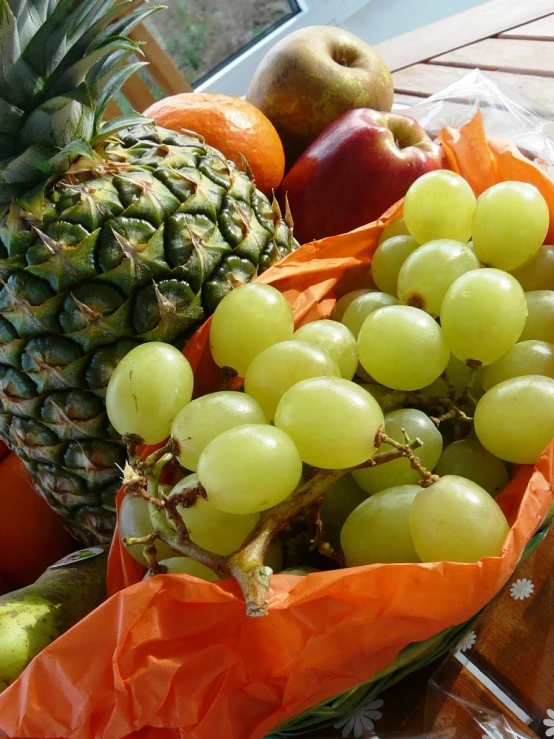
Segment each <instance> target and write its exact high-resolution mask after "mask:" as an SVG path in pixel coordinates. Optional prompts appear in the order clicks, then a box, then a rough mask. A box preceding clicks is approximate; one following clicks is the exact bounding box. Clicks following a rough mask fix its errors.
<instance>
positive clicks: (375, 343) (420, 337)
mask: <svg viewBox="0 0 554 739" xmlns="http://www.w3.org/2000/svg"><path fill="white" fill-rule="evenodd" d="M358 358H359V361H360V363H361V365H362V367H363V368H364V369H365V370H366V371H367V372H368V373H369V374H370V375H371V377H373V378H374V380H375V382H377V383H379V384H380V385H385V386H386V387H391V388H394V389H395V390H417V389H418V388H420V387H425V386H426V385H429V384H430V383H431V382H433V381H434V380H436V379H437V377H439V376H440V375H441V374H442V373H443V372H444V370H445V368H446V365H447V364H448V360H449V358H450V351H449V349H448V345H447V343H446V339H445V337H444V336H443V332H442V329H441V327H440V326H439V325H438V324H437V322H436V321H434V320H433V319H432V318H431V316H429V315H428V314H427V313H424V312H423V311H422V310H419V309H418V308H412V307H410V306H408V305H390V306H387V307H385V308H380V309H379V310H377V311H375V312H374V313H371V315H369V316H368V317H367V318H366V319H365V321H364V323H363V326H362V328H361V329H360V334H359V336H358Z"/></svg>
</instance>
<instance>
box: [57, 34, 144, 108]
mask: <svg viewBox="0 0 554 739" xmlns="http://www.w3.org/2000/svg"><path fill="white" fill-rule="evenodd" d="M112 51H125V52H126V53H127V54H130V53H134V54H137V53H138V54H142V52H141V51H140V46H139V45H138V44H137V43H136V41H131V40H130V39H128V38H125V37H124V36H117V37H112V38H110V39H108V40H107V41H106V42H105V43H104V45H102V46H100V47H98V48H96V50H95V51H92V52H91V53H90V54H89V55H88V56H86V57H84V59H80V60H79V61H78V62H75V64H73V65H72V66H71V67H69V69H66V70H65V72H64V73H63V74H62V75H61V77H60V78H59V80H58V81H57V82H56V83H54V84H52V85H51V86H50V87H49V89H48V93H49V97H50V96H52V97H54V96H56V95H63V94H64V93H66V92H67V91H68V90H73V89H74V88H75V87H78V86H79V85H80V84H81V83H82V82H84V81H85V79H86V76H87V74H88V72H89V70H90V68H91V67H92V66H93V65H94V64H95V63H96V62H97V61H99V60H100V59H103V58H104V57H105V56H106V55H107V54H109V53H110V52H112Z"/></svg>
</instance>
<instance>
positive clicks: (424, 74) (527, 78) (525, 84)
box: [392, 64, 554, 118]
mask: <svg viewBox="0 0 554 739" xmlns="http://www.w3.org/2000/svg"><path fill="white" fill-rule="evenodd" d="M467 73H468V69H467V68H466V67H454V66H452V67H449V66H444V65H438V64H415V65H414V66H412V67H406V68H405V69H401V70H399V71H398V72H393V75H392V79H393V82H394V89H395V92H396V93H397V94H398V96H399V97H400V96H402V95H403V96H413V95H415V96H417V97H428V96H429V95H434V94H435V93H436V92H439V91H440V90H442V89H444V88H445V87H448V86H449V85H452V84H453V83H454V82H457V81H458V80H459V79H461V78H462V77H464V76H465V75H466V74H467ZM487 74H488V75H489V76H490V77H492V78H493V79H495V80H498V81H499V82H504V83H506V84H507V85H510V87H512V88H513V89H514V90H516V91H517V92H520V93H521V94H522V95H526V96H527V97H529V98H531V99H532V100H536V101H537V103H541V104H543V105H545V106H546V107H547V108H550V109H551V110H552V117H553V118H554V79H553V78H549V77H538V76H536V75H522V74H513V73H510V72H496V71H488V72H487ZM395 99H396V97H395Z"/></svg>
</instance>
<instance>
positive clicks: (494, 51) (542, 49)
mask: <svg viewBox="0 0 554 739" xmlns="http://www.w3.org/2000/svg"><path fill="white" fill-rule="evenodd" d="M429 63H430V64H446V65H453V66H456V67H467V68H469V69H475V68H476V67H477V68H478V69H484V70H487V69H492V70H499V71H503V72H515V73H517V74H529V75H539V76H545V77H554V47H553V46H552V44H550V43H549V42H548V41H531V40H525V39H499V38H488V39H484V40H483V41H477V42H476V43H474V44H470V45H469V46H464V47H462V48H461V49H455V50H454V51H449V52H447V53H446V54H441V55H439V56H436V57H434V58H433V59H430V60H429Z"/></svg>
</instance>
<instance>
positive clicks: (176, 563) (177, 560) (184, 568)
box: [142, 557, 220, 582]
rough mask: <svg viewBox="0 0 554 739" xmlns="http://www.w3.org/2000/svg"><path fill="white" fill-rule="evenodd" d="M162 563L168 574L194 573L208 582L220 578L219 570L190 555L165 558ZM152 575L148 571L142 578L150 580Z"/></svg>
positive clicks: (194, 575) (193, 574)
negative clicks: (215, 570) (216, 570)
mask: <svg viewBox="0 0 554 739" xmlns="http://www.w3.org/2000/svg"><path fill="white" fill-rule="evenodd" d="M160 564H161V565H164V567H167V574H168V575H192V576H193V577H197V578H198V579H199V580H206V581H207V582H216V581H217V580H219V579H220V578H219V575H218V574H217V572H214V570H212V568H211V567H206V565H203V564H202V563H201V562H197V561H196V560H195V559H191V558H190V557H169V558H168V559H163V560H162V561H161V562H160ZM150 577H153V575H151V574H150V572H147V573H146V575H145V576H144V577H143V578H142V579H143V580H148V579H149V578H150Z"/></svg>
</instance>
